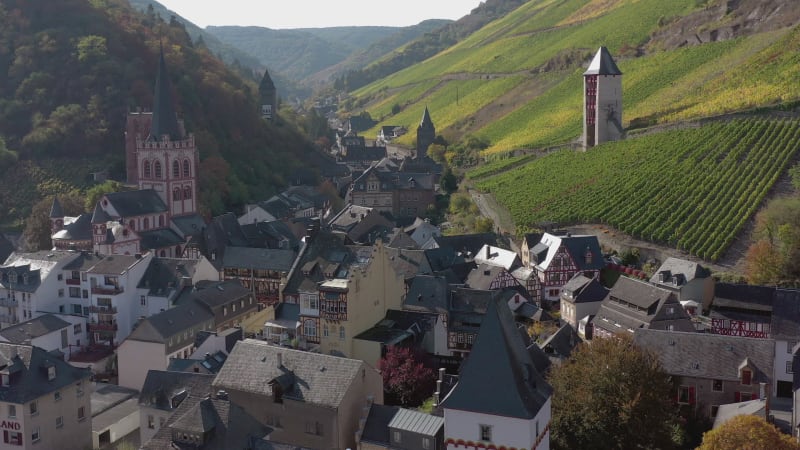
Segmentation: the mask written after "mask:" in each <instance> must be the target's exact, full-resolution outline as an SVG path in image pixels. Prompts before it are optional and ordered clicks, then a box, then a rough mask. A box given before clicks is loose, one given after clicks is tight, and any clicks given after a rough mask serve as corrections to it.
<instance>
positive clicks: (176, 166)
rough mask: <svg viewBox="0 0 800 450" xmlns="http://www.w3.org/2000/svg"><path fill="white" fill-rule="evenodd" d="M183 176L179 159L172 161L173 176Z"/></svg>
mask: <svg viewBox="0 0 800 450" xmlns="http://www.w3.org/2000/svg"><path fill="white" fill-rule="evenodd" d="M179 176H181V167H180V164H178V160H177V159H176V160H175V161H172V178H178V177H179Z"/></svg>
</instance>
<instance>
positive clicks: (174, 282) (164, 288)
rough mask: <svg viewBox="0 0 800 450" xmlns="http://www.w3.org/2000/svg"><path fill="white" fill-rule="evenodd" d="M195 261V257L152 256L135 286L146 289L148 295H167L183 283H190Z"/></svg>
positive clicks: (195, 265)
mask: <svg viewBox="0 0 800 450" xmlns="http://www.w3.org/2000/svg"><path fill="white" fill-rule="evenodd" d="M197 263H198V260H195V259H178V258H158V257H154V258H153V259H151V260H150V265H149V266H147V269H146V270H145V272H144V275H142V278H141V279H140V280H139V284H137V285H136V287H137V288H138V289H147V290H148V292H147V294H148V295H155V296H158V297H167V296H169V295H170V294H171V293H173V292H175V291H177V290H178V289H181V288H182V287H184V286H183V284H184V283H186V284H191V283H192V277H193V276H194V274H195V270H196V269H197ZM184 280H186V281H184Z"/></svg>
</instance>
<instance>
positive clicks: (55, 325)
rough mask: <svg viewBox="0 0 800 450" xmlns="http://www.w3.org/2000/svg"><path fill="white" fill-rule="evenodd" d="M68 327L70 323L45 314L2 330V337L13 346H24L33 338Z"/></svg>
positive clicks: (0, 333) (0, 334)
mask: <svg viewBox="0 0 800 450" xmlns="http://www.w3.org/2000/svg"><path fill="white" fill-rule="evenodd" d="M68 326H70V323H69V322H67V321H66V320H64V319H62V318H60V317H58V316H54V315H53V314H45V315H43V316H39V317H37V318H35V319H31V320H28V321H27V322H22V323H19V324H17V325H13V326H10V327H8V328H4V329H2V330H0V336H1V337H2V338H3V339H4V340H6V341H8V342H11V343H12V344H24V343H26V342H27V343H28V344H30V340H31V339H33V338H37V337H39V336H44V335H45V334H47V333H52V332H53V331H57V330H60V329H62V328H65V327H68Z"/></svg>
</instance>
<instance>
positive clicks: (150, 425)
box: [147, 414, 156, 430]
mask: <svg viewBox="0 0 800 450" xmlns="http://www.w3.org/2000/svg"><path fill="white" fill-rule="evenodd" d="M155 427H156V419H155V417H153V415H152V414H148V415H147V428H150V429H151V430H152V429H155Z"/></svg>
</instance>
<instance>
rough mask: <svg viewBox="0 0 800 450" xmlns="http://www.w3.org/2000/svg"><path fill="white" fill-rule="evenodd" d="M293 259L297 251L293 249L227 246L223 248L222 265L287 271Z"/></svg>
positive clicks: (295, 257)
mask: <svg viewBox="0 0 800 450" xmlns="http://www.w3.org/2000/svg"><path fill="white" fill-rule="evenodd" d="M295 259H297V252H295V251H294V250H284V249H272V248H252V247H228V248H227V249H225V256H224V257H223V260H222V266H223V267H225V268H237V269H255V270H275V271H278V272H287V273H288V272H289V270H290V269H291V268H292V264H294V261H295Z"/></svg>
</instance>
